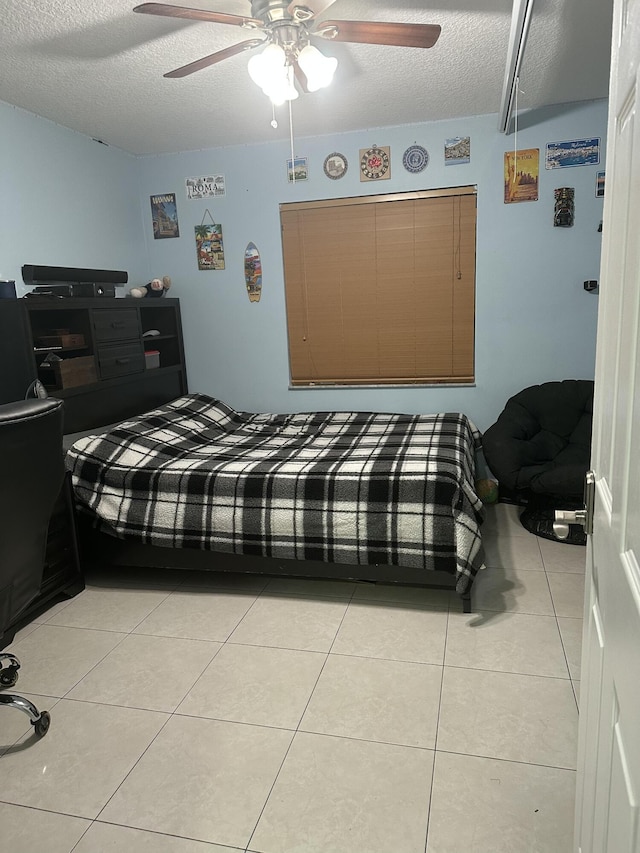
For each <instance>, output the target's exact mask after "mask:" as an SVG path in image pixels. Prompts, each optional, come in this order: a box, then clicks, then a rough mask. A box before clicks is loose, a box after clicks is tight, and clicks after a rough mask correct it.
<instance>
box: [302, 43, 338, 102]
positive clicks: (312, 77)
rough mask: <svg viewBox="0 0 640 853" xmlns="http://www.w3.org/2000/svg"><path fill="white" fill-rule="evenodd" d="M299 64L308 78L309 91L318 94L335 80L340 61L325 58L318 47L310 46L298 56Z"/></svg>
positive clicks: (333, 58) (332, 57)
mask: <svg viewBox="0 0 640 853" xmlns="http://www.w3.org/2000/svg"><path fill="white" fill-rule="evenodd" d="M298 64H299V66H300V68H301V69H302V71H303V72H304V75H305V77H306V78H307V88H308V89H309V91H310V92H317V91H318V89H324V88H325V86H328V85H329V84H330V83H331V81H332V80H333V75H334V74H335V71H336V68H337V67H338V60H337V59H336V58H335V57H334V56H325V55H324V54H323V53H321V52H320V51H319V50H318V48H317V47H314V46H313V45H312V44H308V45H306V46H305V47H303V48H302V50H301V51H300V53H299V54H298Z"/></svg>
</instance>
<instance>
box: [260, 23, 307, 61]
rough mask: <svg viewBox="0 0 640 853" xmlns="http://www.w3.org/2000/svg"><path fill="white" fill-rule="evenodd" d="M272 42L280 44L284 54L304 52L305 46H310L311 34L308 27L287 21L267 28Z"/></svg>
mask: <svg viewBox="0 0 640 853" xmlns="http://www.w3.org/2000/svg"><path fill="white" fill-rule="evenodd" d="M267 29H268V31H269V33H270V36H271V40H272V41H273V42H274V44H279V45H280V47H281V48H282V49H283V50H284V52H285V53H286V54H287V55H288V54H289V53H291V52H293V51H296V50H302V48H303V47H305V45H307V44H309V34H308V32H307V30H306V27H304V26H301V25H300V24H298V23H297V22H293V21H287V22H284V21H283V22H282V23H277V24H271V25H269V26H267Z"/></svg>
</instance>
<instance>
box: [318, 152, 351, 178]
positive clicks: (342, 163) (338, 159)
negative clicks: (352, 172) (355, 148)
mask: <svg viewBox="0 0 640 853" xmlns="http://www.w3.org/2000/svg"><path fill="white" fill-rule="evenodd" d="M347 166H348V164H347V158H346V157H345V156H344V154H339V153H338V152H337V151H334V152H333V154H329V156H328V157H326V158H325V161H324V164H323V166H322V168H323V169H324V173H325V175H326V176H327V177H328V178H331V180H332V181H337V180H338V178H342V177H344V175H345V173H346V171H347Z"/></svg>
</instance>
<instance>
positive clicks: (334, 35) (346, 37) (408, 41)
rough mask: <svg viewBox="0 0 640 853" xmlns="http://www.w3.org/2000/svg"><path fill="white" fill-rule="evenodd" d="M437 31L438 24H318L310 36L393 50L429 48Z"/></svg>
mask: <svg viewBox="0 0 640 853" xmlns="http://www.w3.org/2000/svg"><path fill="white" fill-rule="evenodd" d="M440 29H441V28H440V26H439V25H438V24H398V23H382V22H377V21H322V23H321V24H319V25H318V28H317V30H316V31H315V32H314V33H313V35H314V36H322V38H326V39H331V40H332V41H352V42H361V43H362V44H390V45H396V46H397V47H433V45H434V44H435V43H436V42H437V41H438V37H439V36H440Z"/></svg>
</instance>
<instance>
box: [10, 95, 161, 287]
mask: <svg viewBox="0 0 640 853" xmlns="http://www.w3.org/2000/svg"><path fill="white" fill-rule="evenodd" d="M0 128H2V130H1V131H0V278H4V279H10V280H11V279H13V280H14V281H15V282H16V289H17V293H18V296H22V295H23V294H24V293H26V292H27V290H29V288H27V287H25V286H24V284H23V282H22V274H21V269H22V266H23V265H24V264H44V265H48V266H59V267H87V268H91V269H119V270H127V271H128V273H129V277H130V280H131V281H132V282H135V283H141V282H142V281H143V279H144V280H146V278H145V277H146V275H147V267H148V262H147V257H146V246H145V241H144V233H143V231H144V226H145V225H146V223H145V222H144V219H143V216H142V212H141V209H140V193H139V191H138V188H137V183H136V182H137V169H138V161H137V160H136V158H135V157H133V156H131V155H130V154H126V153H124V152H123V151H119V150H118V149H115V148H111V147H108V146H106V145H101V144H100V143H98V142H94V141H93V140H92V139H90V138H89V137H87V136H83V135H82V134H81V133H75V132H73V131H70V130H67V129H66V128H63V127H60V126H59V125H57V124H55V123H54V122H51V121H47V120H46V119H43V118H40V117H38V116H35V115H32V114H31V113H28V112H25V111H24V110H19V109H16V108H15V107H12V106H9V105H8V104H4V103H1V102H0ZM123 290H124V289H123Z"/></svg>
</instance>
